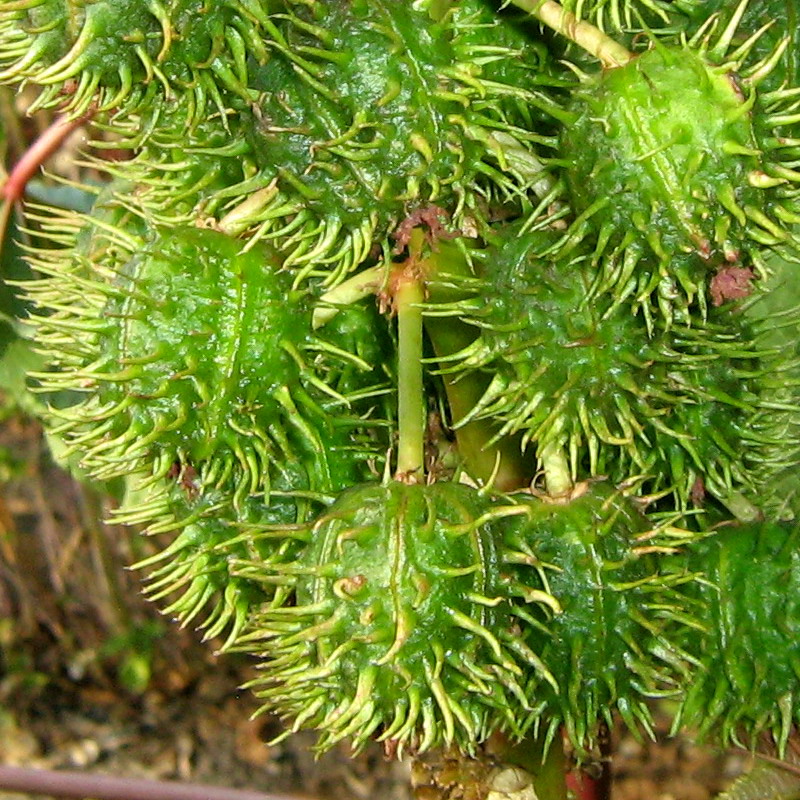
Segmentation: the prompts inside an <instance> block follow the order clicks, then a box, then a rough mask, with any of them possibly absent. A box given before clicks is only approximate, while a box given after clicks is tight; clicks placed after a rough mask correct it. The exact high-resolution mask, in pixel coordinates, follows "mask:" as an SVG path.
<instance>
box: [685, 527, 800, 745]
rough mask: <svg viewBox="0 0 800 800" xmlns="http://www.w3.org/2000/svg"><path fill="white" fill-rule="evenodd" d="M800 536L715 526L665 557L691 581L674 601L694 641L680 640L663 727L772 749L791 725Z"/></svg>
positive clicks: (799, 718) (798, 699) (798, 637)
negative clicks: (672, 713)
mask: <svg viewBox="0 0 800 800" xmlns="http://www.w3.org/2000/svg"><path fill="white" fill-rule="evenodd" d="M798 545H800V528H798V526H797V524H796V523H795V524H793V525H779V524H775V523H769V522H759V523H753V524H749V525H742V526H740V527H730V526H728V527H720V528H719V529H718V530H717V531H716V532H715V533H714V534H713V535H710V536H708V537H707V538H705V539H703V540H702V541H700V542H697V543H695V544H692V545H691V546H690V547H688V548H687V549H686V551H685V552H684V553H682V554H681V556H680V557H679V558H676V559H675V562H676V563H675V564H674V567H675V569H676V571H683V572H684V573H685V574H687V575H692V576H695V579H694V580H692V581H691V582H689V583H687V584H686V586H685V588H684V593H685V594H686V597H687V603H690V604H691V605H690V606H689V607H690V608H691V609H692V613H693V614H694V615H695V616H696V617H697V618H698V619H701V620H702V621H703V629H702V633H701V632H699V631H694V632H692V633H690V634H689V635H688V636H685V637H684V638H683V645H684V647H685V650H686V652H687V654H689V656H690V657H689V658H688V659H687V660H686V670H687V674H686V678H685V683H686V694H685V698H684V699H683V701H682V704H681V706H680V709H679V711H678V714H677V715H676V717H675V720H674V725H673V728H674V729H675V730H678V729H679V728H680V727H682V726H691V727H692V728H694V729H697V730H699V732H700V734H701V735H702V736H704V737H711V736H713V737H714V738H715V739H718V740H720V741H721V742H722V743H723V744H725V745H727V744H737V745H740V746H744V747H751V746H753V747H754V746H755V745H756V743H757V739H758V736H759V734H761V733H762V732H763V733H769V734H771V735H772V736H773V737H774V740H775V742H776V744H777V745H778V747H779V749H780V750H781V751H782V750H783V749H784V748H785V746H786V742H787V739H788V737H789V734H790V732H791V731H792V726H797V725H800V691H799V689H798V687H800V547H799V546H798Z"/></svg>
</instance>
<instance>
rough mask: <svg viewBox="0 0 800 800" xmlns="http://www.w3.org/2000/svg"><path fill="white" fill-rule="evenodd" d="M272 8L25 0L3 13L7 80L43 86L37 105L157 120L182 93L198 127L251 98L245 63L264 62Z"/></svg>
mask: <svg viewBox="0 0 800 800" xmlns="http://www.w3.org/2000/svg"><path fill="white" fill-rule="evenodd" d="M269 6H270V2H268V1H265V0H253V2H244V3H239V2H229V1H228V0H203V1H202V2H200V3H197V2H187V0H177V2H176V1H175V0H172V1H171V2H168V3H162V2H160V0H147V2H142V0H122V2H118V1H115V2H109V0H90V2H81V3H75V2H72V0H22V2H13V3H5V4H4V5H3V6H2V7H0V83H10V82H15V83H22V82H25V83H32V84H35V85H38V86H41V87H42V88H43V90H42V92H41V94H40V95H39V97H38V98H37V100H36V101H35V104H34V106H35V107H38V108H42V107H50V106H54V105H59V106H60V107H61V108H62V110H66V111H68V112H71V113H73V114H75V115H80V114H83V113H85V112H86V111H87V110H89V108H90V106H93V107H94V108H95V110H99V111H114V112H117V113H121V114H123V115H124V114H128V113H131V112H133V111H136V110H140V111H141V112H142V113H145V114H147V115H148V116H149V117H151V118H153V119H155V118H157V116H158V112H159V111H160V110H161V108H162V107H163V106H164V105H171V104H173V103H175V102H176V101H177V99H178V98H179V97H183V98H184V99H185V101H186V102H187V104H188V105H189V106H190V107H191V109H192V110H191V114H190V117H191V121H192V123H195V122H200V121H201V120H203V119H204V117H205V116H206V115H207V114H209V113H210V112H211V111H212V110H213V109H215V108H216V109H217V110H219V111H221V110H223V109H224V108H225V107H226V106H227V102H228V101H227V99H225V98H224V97H223V96H224V95H225V94H226V93H230V94H231V95H233V96H237V97H239V98H241V99H242V100H243V101H245V102H248V101H250V100H251V99H252V97H253V95H254V93H253V92H251V90H249V89H248V87H247V68H246V61H247V58H248V57H250V58H254V59H256V60H261V61H263V60H265V59H266V57H267V47H266V44H265V42H264V40H265V39H266V38H268V36H269V31H270V30H271V29H272V28H273V27H274V25H272V24H271V22H270V20H269V12H268V10H269Z"/></svg>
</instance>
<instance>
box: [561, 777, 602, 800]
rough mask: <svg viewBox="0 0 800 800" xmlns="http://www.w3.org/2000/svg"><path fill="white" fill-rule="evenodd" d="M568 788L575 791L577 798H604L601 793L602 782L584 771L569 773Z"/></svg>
mask: <svg viewBox="0 0 800 800" xmlns="http://www.w3.org/2000/svg"><path fill="white" fill-rule="evenodd" d="M567 789H569V790H570V791H571V792H572V793H573V795H574V796H575V800H604V795H602V794H601V793H600V782H599V781H597V780H595V779H594V778H590V777H589V776H588V775H586V773H584V772H570V773H569V774H568V775H567Z"/></svg>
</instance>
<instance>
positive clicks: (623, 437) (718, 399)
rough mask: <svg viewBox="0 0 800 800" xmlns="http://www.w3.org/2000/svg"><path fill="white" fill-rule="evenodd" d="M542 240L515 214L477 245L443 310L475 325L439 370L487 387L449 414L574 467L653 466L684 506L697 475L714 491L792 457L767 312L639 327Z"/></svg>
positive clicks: (756, 478) (780, 360)
mask: <svg viewBox="0 0 800 800" xmlns="http://www.w3.org/2000/svg"><path fill="white" fill-rule="evenodd" d="M552 240H553V236H552V235H550V234H547V233H538V232H534V233H532V234H523V235H520V234H519V230H518V228H516V227H513V226H512V227H511V228H509V229H508V230H507V231H506V232H505V233H503V234H502V235H499V236H497V237H496V239H495V241H494V243H493V246H491V247H489V248H488V249H486V250H485V251H484V252H482V253H475V254H474V258H475V260H476V262H477V263H478V264H479V265H480V263H481V262H482V263H483V266H482V267H480V266H479V269H480V272H482V275H481V277H480V280H479V281H478V282H477V283H476V284H475V286H473V287H472V289H473V291H474V297H473V298H472V299H469V300H465V301H459V302H456V303H454V304H452V307H451V312H452V313H454V314H457V315H458V316H459V318H460V319H462V320H464V321H465V322H467V323H469V324H471V325H474V326H475V328H476V330H478V331H479V335H478V336H477V338H476V339H475V341H474V342H473V343H472V344H470V345H469V346H468V347H466V348H465V349H463V350H462V351H460V352H458V353H455V354H453V355H451V356H449V357H448V359H447V362H446V363H447V366H446V368H445V371H447V372H449V373H452V374H454V375H456V376H457V375H463V376H469V375H475V376H478V377H481V376H485V378H486V380H487V381H488V386H487V388H486V390H485V391H484V393H483V395H482V396H481V398H480V399H479V400H478V402H477V403H476V404H475V405H474V406H473V408H472V409H471V410H470V411H469V412H468V413H467V414H466V415H465V416H464V417H463V418H462V419H460V420H457V421H456V424H457V426H462V425H465V424H467V423H468V422H470V421H471V420H475V419H489V420H494V421H497V422H499V423H501V428H500V433H499V435H506V434H514V433H519V432H521V433H522V434H523V437H524V440H525V441H530V442H531V443H533V444H534V445H535V446H536V449H537V452H538V455H539V456H540V457H541V456H542V454H543V451H544V450H545V449H546V448H548V447H550V448H556V449H563V451H564V453H565V454H566V455H567V458H568V461H569V468H570V472H571V474H572V477H573V479H581V478H583V477H586V476H587V475H610V476H611V477H612V478H613V480H615V481H618V482H622V481H625V480H627V479H628V478H630V477H631V476H632V475H636V474H640V475H650V476H653V480H652V482H650V483H649V484H648V490H650V491H664V490H666V491H672V492H673V493H674V495H675V497H676V500H677V501H678V503H679V505H680V506H682V507H685V506H686V505H687V504H688V503H689V500H690V497H691V496H692V492H693V491H695V492H696V491H697V485H696V484H697V482H700V483H701V484H703V485H704V487H705V488H706V489H707V490H709V491H710V492H711V493H713V494H714V495H716V496H717V497H718V498H720V499H722V500H723V501H725V500H726V498H727V497H728V496H729V495H730V494H731V493H732V492H735V491H742V490H745V491H754V490H756V489H757V488H758V487H759V486H761V485H762V484H763V483H764V482H765V481H767V480H769V479H770V478H771V476H773V475H774V473H775V472H776V471H777V470H779V469H781V468H783V467H785V466H786V465H787V464H789V463H791V461H792V459H793V458H794V457H796V450H797V448H796V445H795V443H794V442H795V438H796V437H794V438H793V437H792V436H791V435H788V436H787V432H788V431H790V430H791V428H792V424H793V423H792V421H791V420H789V419H787V418H786V415H782V413H781V411H780V410H779V406H781V407H783V408H787V409H788V408H789V407H790V406H791V405H792V402H791V398H786V397H785V393H786V391H787V390H786V387H785V386H784V383H785V382H786V371H787V369H788V368H789V367H790V366H791V365H792V364H793V363H794V362H795V359H794V357H793V356H792V355H791V354H790V353H787V352H786V350H785V348H782V347H776V348H770V347H762V346H761V345H760V343H759V336H760V333H759V331H760V330H761V329H763V331H764V332H765V333H767V332H768V331H769V329H770V328H771V327H772V325H773V324H774V323H773V322H772V321H771V320H770V319H764V320H762V321H760V322H756V321H753V322H752V323H751V322H748V321H747V320H745V319H744V317H743V316H742V315H741V314H739V313H737V311H736V310H735V308H734V309H732V308H731V307H729V306H728V305H726V306H724V307H722V308H720V309H719V310H716V311H715V313H714V314H713V315H712V317H713V319H707V320H706V321H705V322H703V321H695V323H694V324H693V325H691V326H689V325H682V324H677V323H675V324H673V325H672V326H670V327H667V326H665V325H664V324H663V323H662V321H661V320H660V319H658V318H656V319H653V320H650V321H649V325H648V320H647V318H646V317H645V316H644V315H643V314H638V315H637V314H635V313H634V310H635V309H634V308H632V306H631V305H630V304H629V303H628V302H626V301H624V299H623V300H618V299H616V298H614V297H613V296H608V295H606V294H602V293H601V294H596V293H595V291H594V288H595V286H596V283H597V279H598V276H597V273H596V272H595V271H594V270H593V269H592V268H590V267H589V265H587V264H586V263H582V262H581V260H580V259H576V260H575V261H574V262H555V261H553V260H552V258H551V257H549V256H541V255H540V253H542V252H547V250H548V247H549V244H550V243H551V242H552ZM430 310H431V312H432V313H438V314H441V313H445V312H446V307H444V306H442V305H439V306H436V305H432V306H431V309H430ZM796 316H797V314H796V312H795V313H794V317H795V318H796ZM789 391H790V392H791V390H789ZM778 394H781V395H782V398H781V400H782V402H777V403H776V400H777V399H778ZM794 424H795V425H796V422H795V423H794ZM787 425H788V426H789V427H788V429H787Z"/></svg>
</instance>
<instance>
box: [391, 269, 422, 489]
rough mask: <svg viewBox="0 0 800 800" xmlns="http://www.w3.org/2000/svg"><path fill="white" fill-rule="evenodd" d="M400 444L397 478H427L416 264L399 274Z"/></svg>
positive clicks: (419, 290) (396, 297)
mask: <svg viewBox="0 0 800 800" xmlns="http://www.w3.org/2000/svg"><path fill="white" fill-rule="evenodd" d="M394 283H395V290H394V305H395V310H396V312H397V338H398V364H397V394H398V410H397V416H398V445H397V473H396V477H398V479H402V480H405V481H409V480H417V481H421V480H422V479H423V478H424V469H425V466H424V465H425V461H424V459H425V401H424V396H423V388H422V301H423V299H424V296H423V288H422V280H421V279H420V277H419V275H418V274H416V271H415V268H414V267H413V265H412V264H407V265H405V266H404V267H403V268H402V269H401V271H400V272H399V274H397V275H396V277H395V280H394Z"/></svg>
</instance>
